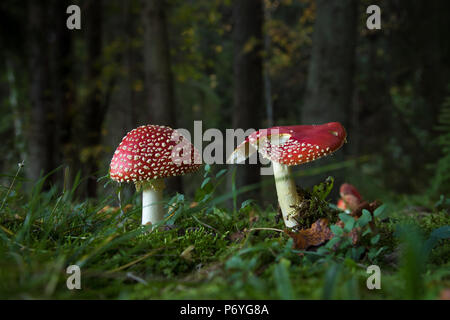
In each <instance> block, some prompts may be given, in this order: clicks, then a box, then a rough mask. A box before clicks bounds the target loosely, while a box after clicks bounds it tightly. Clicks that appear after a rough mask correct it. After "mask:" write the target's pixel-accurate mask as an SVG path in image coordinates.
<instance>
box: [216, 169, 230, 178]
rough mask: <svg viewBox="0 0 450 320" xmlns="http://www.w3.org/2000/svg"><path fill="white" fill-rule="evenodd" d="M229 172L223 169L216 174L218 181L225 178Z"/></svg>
mask: <svg viewBox="0 0 450 320" xmlns="http://www.w3.org/2000/svg"><path fill="white" fill-rule="evenodd" d="M226 172H227V169H222V170H220V171H219V172H217V174H216V179H219V178H220V177H221V176H223V175H224V174H225V173H226Z"/></svg>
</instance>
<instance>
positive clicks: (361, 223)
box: [356, 209, 372, 228]
mask: <svg viewBox="0 0 450 320" xmlns="http://www.w3.org/2000/svg"><path fill="white" fill-rule="evenodd" d="M370 221H372V214H371V213H370V212H369V211H368V210H366V209H363V211H362V215H361V217H359V219H358V221H356V224H357V225H358V227H361V228H362V227H365V226H366V225H367V224H368V223H369V222H370Z"/></svg>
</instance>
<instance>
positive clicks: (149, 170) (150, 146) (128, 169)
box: [109, 125, 201, 225]
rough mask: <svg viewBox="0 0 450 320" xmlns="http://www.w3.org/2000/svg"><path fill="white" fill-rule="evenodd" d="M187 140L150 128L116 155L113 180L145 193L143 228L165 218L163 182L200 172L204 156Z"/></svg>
mask: <svg viewBox="0 0 450 320" xmlns="http://www.w3.org/2000/svg"><path fill="white" fill-rule="evenodd" d="M186 140H187V139H186ZM186 140H185V139H184V137H183V136H181V135H180V134H179V133H178V132H177V131H176V130H173V129H172V128H170V127H167V126H159V125H146V126H141V127H139V128H136V129H133V130H131V131H130V132H128V133H127V135H126V136H125V137H124V138H123V139H122V142H121V143H120V144H119V146H118V147H117V149H116V151H115V152H114V156H113V158H112V160H111V164H110V169H109V174H110V177H111V179H113V180H115V181H117V182H119V183H122V182H134V184H135V186H136V190H138V191H139V190H140V189H142V191H143V192H142V224H143V225H145V224H147V223H149V222H150V223H151V224H155V223H157V222H160V221H161V220H163V218H164V211H163V204H162V200H163V196H162V195H163V193H162V191H163V189H164V180H163V179H164V178H166V177H173V176H180V175H184V174H186V173H189V172H194V171H197V170H198V169H199V168H200V166H201V164H200V163H201V161H200V160H199V157H200V155H199V153H198V151H197V150H196V149H195V148H194V146H192V145H191V144H190V143H189V142H187V141H186ZM180 153H183V155H182V157H180V156H179V155H180Z"/></svg>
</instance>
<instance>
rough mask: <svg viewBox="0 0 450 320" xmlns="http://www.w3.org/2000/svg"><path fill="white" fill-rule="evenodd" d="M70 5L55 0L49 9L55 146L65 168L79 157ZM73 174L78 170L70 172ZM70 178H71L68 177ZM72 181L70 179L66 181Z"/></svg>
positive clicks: (63, 0)
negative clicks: (68, 8)
mask: <svg viewBox="0 0 450 320" xmlns="http://www.w3.org/2000/svg"><path fill="white" fill-rule="evenodd" d="M70 4H71V2H70V0H52V7H51V8H50V11H51V16H52V17H53V18H52V21H51V31H52V34H51V38H52V45H51V48H50V50H51V64H50V65H51V67H52V72H51V74H52V75H53V77H52V88H53V89H52V92H53V95H54V105H53V110H54V112H55V119H56V125H55V127H54V145H55V149H56V150H57V153H56V154H55V156H56V159H55V160H56V163H57V165H58V166H59V165H63V166H64V167H66V168H67V167H68V168H71V167H73V166H74V159H76V152H75V148H74V147H75V144H74V141H73V134H72V127H73V118H74V113H75V112H74V99H75V93H74V82H73V78H72V75H73V74H72V59H73V56H72V37H73V35H74V32H73V31H70V30H68V29H67V28H66V27H65V25H66V19H67V16H66V15H65V14H64V12H66V8H67V7H68V6H69V5H70ZM70 173H71V175H73V174H74V173H75V172H70ZM58 178H59V180H60V181H62V180H63V179H68V178H69V176H66V175H65V174H64V170H61V171H60V172H58ZM69 180H71V179H69ZM65 182H66V183H69V184H70V181H65Z"/></svg>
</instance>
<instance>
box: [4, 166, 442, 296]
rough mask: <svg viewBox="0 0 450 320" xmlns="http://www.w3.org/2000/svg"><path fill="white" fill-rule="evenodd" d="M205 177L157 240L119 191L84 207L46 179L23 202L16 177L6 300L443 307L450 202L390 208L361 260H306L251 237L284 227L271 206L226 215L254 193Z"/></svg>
mask: <svg viewBox="0 0 450 320" xmlns="http://www.w3.org/2000/svg"><path fill="white" fill-rule="evenodd" d="M204 178H205V182H204V183H203V184H202V185H201V187H199V190H198V191H197V193H196V195H195V198H194V199H187V198H185V197H184V196H183V195H176V196H174V197H173V198H171V199H167V200H168V202H167V203H168V204H170V205H171V208H172V209H173V211H171V212H172V213H173V215H172V216H171V217H170V218H169V219H168V221H167V224H166V226H165V229H164V230H153V231H151V230H150V229H149V227H141V226H140V214H141V207H140V201H139V195H135V196H134V197H131V198H129V199H122V203H121V207H122V210H120V208H116V209H114V208H115V207H117V204H118V200H117V192H118V190H117V188H110V187H111V186H109V187H108V188H106V189H105V192H104V193H105V195H104V196H103V198H101V199H97V200H90V201H79V200H77V199H76V198H75V189H76V188H77V185H78V183H77V182H76V183H75V184H74V186H73V188H72V189H71V190H67V191H65V192H61V191H60V190H58V189H57V188H56V187H55V188H52V189H51V190H49V191H46V192H43V191H42V186H43V182H44V179H45V178H43V179H41V180H40V181H39V182H38V183H36V184H35V186H34V187H33V190H32V191H30V192H29V193H25V192H23V191H22V190H23V187H22V186H23V181H22V180H21V179H20V178H18V177H17V178H14V177H11V179H10V180H11V181H12V180H13V179H15V180H14V181H15V184H14V185H13V186H12V187H11V188H10V186H11V185H9V186H6V187H4V188H2V189H1V193H0V200H1V201H3V200H4V203H3V205H2V207H1V209H0V226H1V227H0V298H2V299H409V298H413V299H436V298H438V297H439V294H440V291H441V290H442V289H443V288H449V287H450V263H449V260H450V259H449V257H450V243H449V240H448V239H446V238H448V230H447V229H445V230H444V229H440V232H441V233H438V232H436V231H435V230H436V229H437V228H440V227H444V226H448V225H450V217H449V211H448V210H449V208H448V206H447V207H446V205H447V204H446V203H445V201H444V202H442V201H441V203H439V204H435V203H434V202H433V201H428V203H427V202H425V203H427V204H426V205H425V208H422V210H425V211H424V213H423V214H418V213H417V212H415V211H414V210H412V209H408V208H409V207H408V206H410V205H411V203H414V202H415V201H418V198H417V197H403V196H402V197H399V199H394V200H392V199H391V200H390V202H389V203H387V206H386V209H385V211H386V212H385V214H386V217H385V218H384V219H383V220H381V219H380V221H378V222H377V227H378V228H379V234H380V236H379V237H378V238H379V240H377V241H374V240H368V242H367V243H365V244H363V245H361V247H362V248H363V249H362V252H361V254H358V257H357V258H354V257H353V258H352V252H353V253H354V252H355V250H353V251H352V248H354V247H352V246H351V245H350V246H347V247H345V248H342V250H338V251H336V252H330V251H326V250H325V249H324V248H323V249H322V250H318V251H316V252H305V254H304V255H299V252H296V251H295V250H293V249H292V241H291V240H290V239H289V237H288V236H287V235H286V234H285V233H282V232H277V231H273V230H255V228H279V229H283V224H282V221H278V220H277V219H276V215H277V214H276V212H274V210H273V209H270V208H261V207H259V206H258V205H257V204H256V203H255V202H251V201H247V202H245V203H244V204H243V205H242V207H240V208H239V207H236V209H235V210H227V209H225V206H224V203H225V201H226V200H228V199H233V198H234V199H236V195H237V193H239V192H244V191H245V190H249V189H251V187H249V188H247V189H245V188H244V190H233V192H232V193H230V194H225V195H221V194H217V186H218V185H220V183H221V182H222V181H223V178H224V175H223V172H221V173H218V174H213V173H212V171H211V168H210V167H206V171H205V177H204ZM104 182H105V180H101V181H100V182H99V183H100V184H103V183H104ZM335 187H336V186H335ZM121 198H123V197H121ZM194 201H195V203H196V206H192V205H191V204H192V202H194ZM421 203H422V204H423V203H424V202H423V201H421ZM108 206H109V207H108ZM172 209H171V210H172ZM122 211H123V213H122ZM400 226H401V227H400ZM446 230H447V231H446ZM433 231H435V233H433ZM445 232H447V233H445ZM432 234H434V235H435V238H433V239H434V240H435V241H434V240H433V241H434V242H433V243H432V244H433V245H431V247H430V248H428V247H426V245H425V243H426V240H427V239H430V235H432ZM436 234H437V236H436ZM369 236H370V237H372V236H373V235H369ZM372 238H373V237H372ZM372 238H370V239H372ZM370 241H372V242H374V243H371V242H370ZM429 243H431V240H430V242H429ZM380 248H384V249H383V250H382V251H381V252H380V253H378V254H376V252H377V251H379V249H380ZM399 248H400V249H401V250H399ZM371 250H372V251H371ZM369 252H373V253H374V254H372V255H370V254H369ZM396 255H397V256H398V259H395V258H392V257H395V256H396ZM72 264H76V265H79V266H80V267H81V285H82V289H81V290H68V289H67V287H66V279H67V278H68V277H69V275H68V274H66V268H67V267H68V266H69V265H72ZM371 264H378V265H379V266H380V267H381V270H382V276H381V286H382V289H381V290H368V289H367V287H366V280H367V277H368V274H366V268H367V266H369V265H371Z"/></svg>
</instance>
